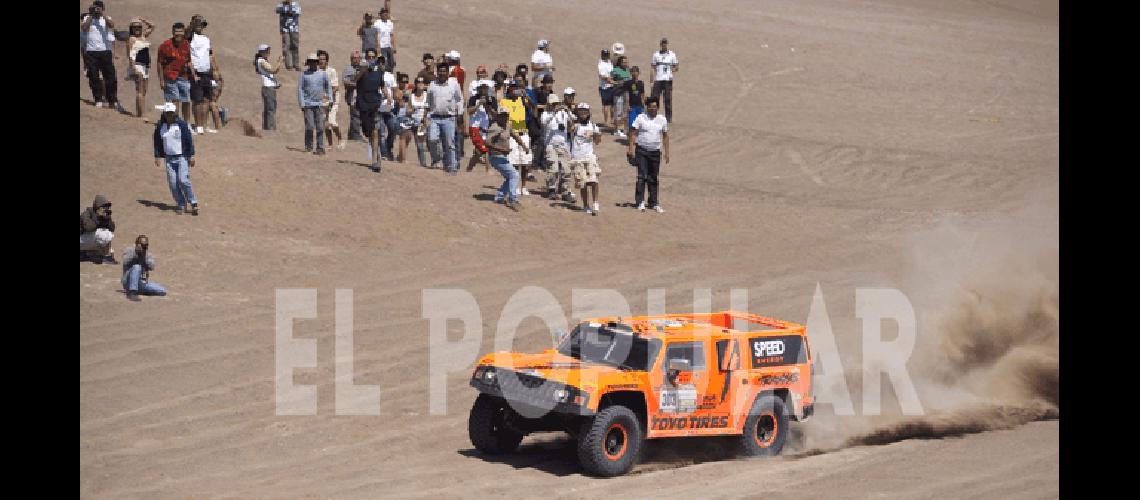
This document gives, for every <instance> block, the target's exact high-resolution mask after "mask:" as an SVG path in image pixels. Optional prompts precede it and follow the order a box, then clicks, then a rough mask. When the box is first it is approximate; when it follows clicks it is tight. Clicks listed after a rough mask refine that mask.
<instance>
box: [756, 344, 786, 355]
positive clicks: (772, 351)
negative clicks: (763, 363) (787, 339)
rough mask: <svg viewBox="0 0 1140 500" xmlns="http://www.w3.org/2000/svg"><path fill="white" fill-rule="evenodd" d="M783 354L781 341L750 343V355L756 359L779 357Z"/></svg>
mask: <svg viewBox="0 0 1140 500" xmlns="http://www.w3.org/2000/svg"><path fill="white" fill-rule="evenodd" d="M783 353H784V341H783V340H768V341H756V342H753V343H752V355H753V356H756V357H757V358H762V357H764V356H779V355H781V354H783Z"/></svg>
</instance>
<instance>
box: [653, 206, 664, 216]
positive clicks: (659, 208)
mask: <svg viewBox="0 0 1140 500" xmlns="http://www.w3.org/2000/svg"><path fill="white" fill-rule="evenodd" d="M653 210H655V211H656V212H657V213H659V214H663V213H665V209H664V208H661V205H657V206H656V207H653Z"/></svg>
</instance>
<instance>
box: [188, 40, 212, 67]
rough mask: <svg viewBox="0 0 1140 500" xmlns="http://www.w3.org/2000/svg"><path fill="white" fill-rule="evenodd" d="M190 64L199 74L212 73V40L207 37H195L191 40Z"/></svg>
mask: <svg viewBox="0 0 1140 500" xmlns="http://www.w3.org/2000/svg"><path fill="white" fill-rule="evenodd" d="M190 64H191V65H192V66H194V71H197V72H199V73H205V72H208V71H210V39H209V38H206V35H194V39H193V40H190Z"/></svg>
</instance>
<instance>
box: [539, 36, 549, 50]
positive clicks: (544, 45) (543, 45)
mask: <svg viewBox="0 0 1140 500" xmlns="http://www.w3.org/2000/svg"><path fill="white" fill-rule="evenodd" d="M549 46H550V41H549V40H547V39H545V38H543V39H542V40H539V41H538V48H540V49H545V48H547V47H549Z"/></svg>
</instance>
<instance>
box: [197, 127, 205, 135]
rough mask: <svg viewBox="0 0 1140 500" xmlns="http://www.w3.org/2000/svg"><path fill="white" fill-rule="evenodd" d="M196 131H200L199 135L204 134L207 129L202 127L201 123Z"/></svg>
mask: <svg viewBox="0 0 1140 500" xmlns="http://www.w3.org/2000/svg"><path fill="white" fill-rule="evenodd" d="M195 131H197V132H198V135H202V134H205V133H206V129H204V128H202V126H201V125H199V126H198V127H197V128H196V129H195Z"/></svg>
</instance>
